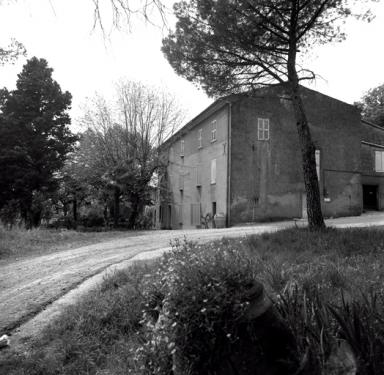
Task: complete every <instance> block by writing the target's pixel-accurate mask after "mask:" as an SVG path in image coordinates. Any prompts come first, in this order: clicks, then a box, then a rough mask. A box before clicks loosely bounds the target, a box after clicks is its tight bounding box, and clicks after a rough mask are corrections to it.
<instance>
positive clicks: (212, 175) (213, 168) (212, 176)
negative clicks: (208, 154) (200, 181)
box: [211, 159, 216, 184]
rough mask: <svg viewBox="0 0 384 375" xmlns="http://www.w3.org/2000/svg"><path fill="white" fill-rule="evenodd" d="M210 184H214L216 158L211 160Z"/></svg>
mask: <svg viewBox="0 0 384 375" xmlns="http://www.w3.org/2000/svg"><path fill="white" fill-rule="evenodd" d="M211 184H216V159H212V160H211Z"/></svg>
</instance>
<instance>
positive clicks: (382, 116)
mask: <svg viewBox="0 0 384 375" xmlns="http://www.w3.org/2000/svg"><path fill="white" fill-rule="evenodd" d="M355 105H356V106H357V107H358V108H359V109H360V110H361V114H362V116H363V118H364V119H365V120H367V121H370V122H373V123H374V124H377V125H379V126H383V127H384V84H383V85H380V86H378V87H375V88H373V89H371V90H369V91H368V92H367V93H366V94H365V95H364V96H363V98H362V99H361V101H360V102H357V103H355Z"/></svg>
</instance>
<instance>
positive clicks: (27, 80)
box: [0, 57, 183, 228]
mask: <svg viewBox="0 0 384 375" xmlns="http://www.w3.org/2000/svg"><path fill="white" fill-rule="evenodd" d="M52 72H53V69H52V68H50V67H49V66H48V63H47V61H46V60H44V59H38V58H36V57H34V58H32V59H30V60H28V61H27V63H26V64H25V65H24V67H23V69H22V72H21V73H20V74H19V75H18V79H17V83H16V89H15V90H12V91H8V90H7V89H3V90H1V96H0V97H1V99H0V100H1V101H0V176H1V178H0V216H1V219H2V221H3V222H4V223H6V224H8V225H13V224H15V223H17V222H19V223H23V224H25V226H26V227H27V228H31V227H36V226H39V225H40V224H41V222H42V220H45V222H47V223H49V222H52V221H53V222H54V223H56V224H57V225H65V226H67V227H68V228H76V227H77V226H78V224H82V225H98V226H101V225H105V224H107V223H110V224H111V225H113V226H115V227H116V226H119V225H122V222H123V223H124V225H125V226H126V227H127V228H135V227H138V226H145V225H147V224H148V218H145V217H144V211H145V207H146V206H148V205H151V204H152V203H153V197H154V196H153V193H154V183H155V180H156V176H157V173H159V171H160V170H161V168H162V166H163V162H162V160H161V158H160V155H159V153H158V146H159V145H160V144H161V143H162V142H163V141H164V140H165V139H166V138H167V137H168V136H169V135H170V134H172V132H173V131H174V129H175V128H176V127H178V126H179V125H180V124H181V121H182V119H183V112H182V111H181V109H180V108H179V106H178V104H177V102H176V100H175V98H174V97H173V96H172V95H170V94H168V93H166V92H164V91H161V90H157V89H154V88H150V87H147V86H145V85H143V84H141V83H137V82H130V81H124V80H122V81H121V82H120V83H119V84H118V85H117V87H116V95H115V98H114V99H113V101H111V102H108V101H107V100H106V99H105V98H103V97H102V96H101V95H96V96H95V97H94V98H93V99H91V100H89V102H88V103H87V104H86V105H85V108H84V111H83V116H82V117H81V119H80V121H79V123H80V125H81V127H82V131H81V132H79V133H78V134H73V133H72V132H71V130H70V128H69V125H70V124H71V119H70V116H69V114H68V111H69V109H70V106H71V99H72V98H71V94H70V93H69V92H67V91H66V92H63V91H62V90H61V88H60V86H59V84H58V83H57V82H56V81H55V80H54V79H53V78H52ZM145 220H147V222H146V221H145Z"/></svg>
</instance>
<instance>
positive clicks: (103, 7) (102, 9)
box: [92, 0, 170, 35]
mask: <svg viewBox="0 0 384 375" xmlns="http://www.w3.org/2000/svg"><path fill="white" fill-rule="evenodd" d="M92 2H93V6H94V10H93V13H94V28H96V27H99V28H100V29H101V30H102V32H103V34H104V35H105V34H106V32H105V20H106V13H108V14H109V15H110V16H111V19H109V21H108V23H110V24H112V27H113V28H116V29H120V28H121V26H124V27H125V26H130V25H131V21H132V17H138V18H140V17H141V18H143V19H144V20H145V21H147V22H151V23H153V22H154V20H155V19H158V18H160V22H161V24H162V25H166V14H167V10H168V9H167V6H166V2H168V3H170V1H169V0H109V2H107V3H108V4H107V3H106V2H105V1H101V0H92ZM107 5H108V8H109V9H107Z"/></svg>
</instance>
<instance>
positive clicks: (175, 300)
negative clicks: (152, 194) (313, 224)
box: [0, 229, 384, 375]
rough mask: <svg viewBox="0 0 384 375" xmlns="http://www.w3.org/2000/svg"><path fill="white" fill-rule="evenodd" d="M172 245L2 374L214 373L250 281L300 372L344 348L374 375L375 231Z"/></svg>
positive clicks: (73, 311) (379, 248) (378, 357)
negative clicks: (270, 307) (284, 332)
mask: <svg viewBox="0 0 384 375" xmlns="http://www.w3.org/2000/svg"><path fill="white" fill-rule="evenodd" d="M174 245H175V246H174V250H173V252H171V253H169V254H166V255H165V256H164V257H163V258H162V259H161V260H159V261H156V262H154V263H151V264H149V265H148V264H147V265H141V266H136V267H133V268H130V269H128V270H126V271H124V272H119V273H117V274H115V275H113V276H112V277H111V278H109V279H107V280H105V282H104V283H103V284H102V285H101V286H100V288H99V289H97V290H95V291H94V292H92V293H91V294H89V295H88V296H87V297H86V298H85V299H84V300H83V301H82V302H81V303H80V304H78V305H77V306H74V307H71V308H69V309H67V310H66V311H65V312H64V314H63V315H62V316H61V317H60V318H59V319H58V320H56V321H55V322H54V323H53V324H51V325H50V326H49V327H48V328H47V329H46V330H45V332H44V333H43V335H42V337H41V338H39V340H38V341H37V342H36V343H35V344H34V348H33V350H31V352H30V353H28V354H25V353H24V354H20V353H9V355H8V356H7V357H6V358H5V357H3V359H2V362H1V364H0V373H7V374H13V375H15V374H31V375H32V374H33V375H37V374H47V375H50V374H76V375H78V374H96V373H98V374H129V373H132V374H148V375H149V374H163V375H165V374H170V373H171V368H172V364H173V362H174V360H175V358H179V359H180V358H181V359H184V360H185V361H187V362H188V361H190V360H191V359H193V361H192V362H193V366H192V367H191V371H192V372H191V373H193V374H195V373H200V374H201V373H202V372H201V367H199V366H202V365H203V366H204V373H206V374H211V373H213V370H212V369H213V368H216V369H217V368H218V366H219V364H220V363H221V362H220V360H221V359H222V358H217V357H215V355H214V354H215V353H221V355H222V357H225V356H226V355H228V354H233V352H234V351H239V350H240V346H241V342H240V341H239V336H240V332H241V329H242V328H241V327H243V326H244V324H247V323H246V322H245V319H244V318H245V315H246V311H247V305H248V302H247V300H246V299H245V298H244V296H245V294H246V292H247V290H248V288H249V286H250V285H252V283H254V282H255V280H258V281H261V282H262V283H263V284H264V285H265V287H266V290H267V291H268V294H269V295H270V296H271V298H272V302H273V304H274V307H275V308H276V310H277V311H278V313H279V315H280V317H281V319H282V320H283V321H284V323H285V324H286V326H287V327H288V328H289V331H290V332H291V333H292V334H293V336H294V337H295V340H296V341H295V359H293V361H294V360H297V362H298V363H297V366H300V368H301V372H300V373H301V374H323V373H327V374H328V373H331V371H330V370H329V369H328V367H329V366H330V365H331V361H330V357H332V355H333V357H334V353H335V347H341V344H342V343H344V344H347V345H348V348H351V350H352V352H353V355H354V357H355V360H356V364H357V370H358V371H357V373H358V374H381V373H382V369H383V368H384V312H383V304H384V290H383V285H384V283H383V282H384V272H383V267H384V236H383V231H382V230H379V229H349V230H335V229H328V230H327V231H325V232H322V233H311V232H308V231H307V230H305V229H288V230H284V231H281V232H277V233H273V234H263V235H261V236H251V237H248V238H244V239H237V240H230V239H223V240H221V241H216V242H213V243H210V244H207V245H202V246H197V245H195V244H191V243H188V242H184V243H180V242H179V243H175V244H174ZM254 339H255V338H252V340H254ZM273 344H274V345H276V344H278V342H275V343H273ZM254 345H259V344H258V343H257V342H254ZM175 356H176V357H175ZM190 362H191V361H190ZM215 366H216V367H215ZM199 369H200V370H199ZM193 371H194V372H193ZM199 371H200V372H199ZM286 373H287V372H286Z"/></svg>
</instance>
